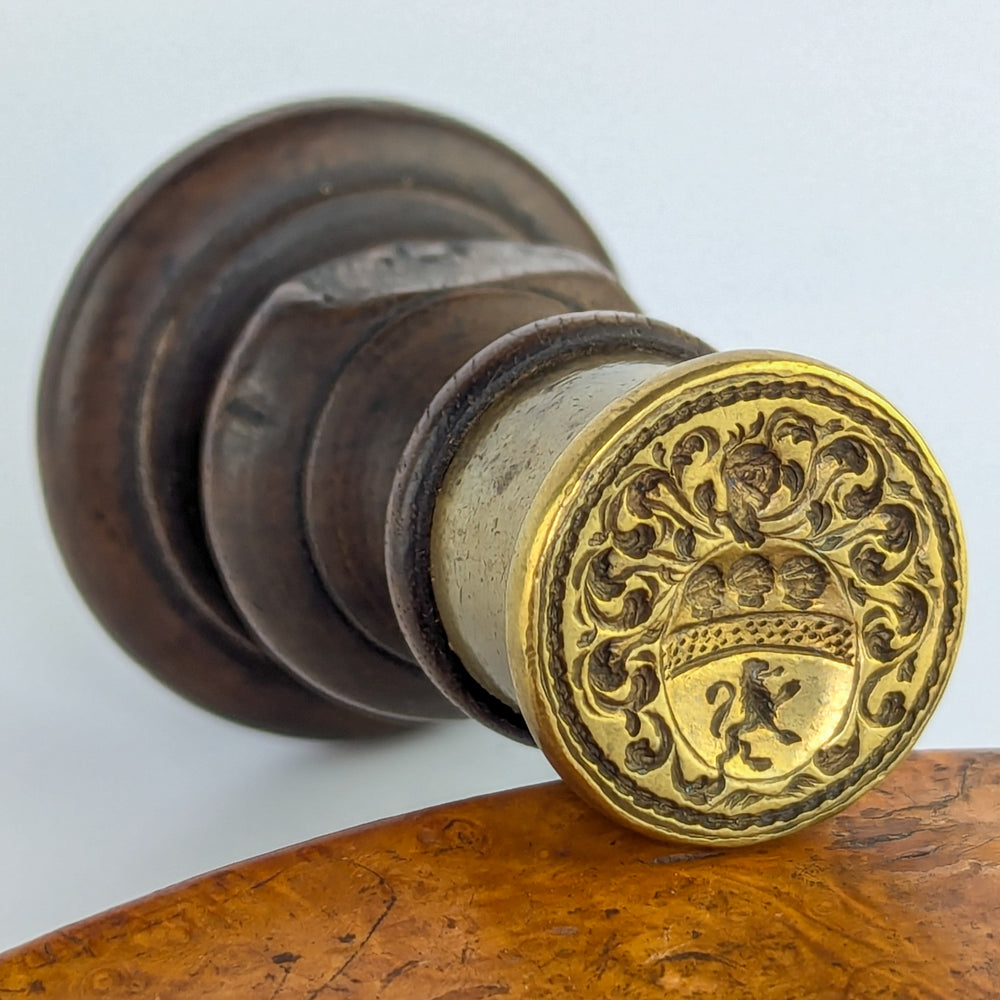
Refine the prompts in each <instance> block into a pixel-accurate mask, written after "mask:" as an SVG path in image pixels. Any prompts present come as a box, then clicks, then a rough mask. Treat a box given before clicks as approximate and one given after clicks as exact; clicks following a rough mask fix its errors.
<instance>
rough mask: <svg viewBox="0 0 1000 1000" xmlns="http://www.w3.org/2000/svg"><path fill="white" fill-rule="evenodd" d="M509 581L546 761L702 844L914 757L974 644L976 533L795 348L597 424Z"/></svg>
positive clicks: (787, 821)
mask: <svg viewBox="0 0 1000 1000" xmlns="http://www.w3.org/2000/svg"><path fill="white" fill-rule="evenodd" d="M515 567H519V569H515V572H514V573H513V574H512V578H511V581H510V590H509V592H508V602H509V607H510V608H511V614H510V615H509V625H510V643H509V646H510V648H511V649H512V650H514V651H515V652H514V655H513V662H512V669H513V673H514V679H515V684H516V685H517V688H518V700H519V702H520V703H521V705H522V707H523V708H524V711H525V717H526V719H527V721H528V724H529V726H530V727H531V728H532V731H533V733H534V734H535V736H536V738H537V739H538V741H539V743H540V745H541V746H542V747H543V749H544V750H545V751H546V753H547V754H548V756H549V757H550V759H551V760H552V762H553V763H554V765H555V766H556V767H557V769H558V770H560V772H561V773H562V774H563V775H564V777H566V778H567V780H568V781H570V782H571V783H572V784H573V785H574V786H576V788H577V790H578V791H581V792H583V794H584V795H585V796H586V797H588V798H589V799H591V800H592V801H594V802H595V803H597V804H598V805H599V806H601V807H602V808H604V809H605V810H606V811H609V812H611V813H612V814H613V815H614V816H615V818H617V819H618V820H620V821H624V822H626V823H627V824H628V825H631V826H633V827H636V828H639V829H641V830H643V831H645V832H647V833H653V834H654V835H659V836H664V837H669V838H678V839H684V840H692V841H706V840H710V841H722V842H730V843H746V842H753V841H756V840H761V839H764V838H768V837H772V836H777V835H780V834H783V833H788V832H790V831H792V830H795V829H797V828H799V827H801V826H805V825H807V824H809V823H811V822H814V821H815V820H817V819H819V818H821V817H822V816H825V815H828V814H830V813H832V812H835V811H837V810H839V809H841V808H843V806H845V805H846V804H847V803H848V802H850V801H851V800H853V799H854V798H855V797H857V795H859V794H860V793H861V792H862V791H864V790H865V789H866V788H868V787H870V786H871V785H872V784H873V783H874V782H875V781H877V780H878V779H879V778H881V777H883V776H884V775H885V774H886V773H887V772H888V771H889V769H890V768H891V767H892V766H893V765H894V764H895V763H897V762H898V761H899V760H900V759H901V757H902V756H903V755H904V754H905V752H906V751H907V750H908V749H909V748H910V747H911V746H912V744H913V742H914V741H915V739H916V737H917V735H918V734H919V732H920V730H921V728H922V727H923V725H924V723H925V722H926V720H927V718H928V716H929V715H930V713H931V712H932V711H933V708H934V706H935V705H936V703H937V701H938V699H939V698H940V696H941V692H942V690H943V687H944V684H945V682H946V680H947V677H948V674H949V672H950V669H951V665H952V660H953V657H954V654H955V650H956V646H957V642H958V637H959V633H960V626H961V614H962V595H963V587H964V582H963V576H964V563H963V554H962V548H961V536H960V529H959V524H958V518H957V515H956V512H955V508H954V503H953V500H952V498H951V495H950V492H949V490H948V487H947V484H946V483H945V481H944V479H943V477H942V476H941V473H940V471H939V470H938V468H937V465H936V463H935V462H934V460H933V458H932V457H931V455H930V454H929V452H928V450H927V448H926V446H925V445H924V444H923V442H922V441H921V440H920V439H919V438H918V436H917V435H916V433H915V431H914V430H913V429H912V428H911V427H910V426H909V424H908V423H907V422H906V421H905V420H904V419H903V418H902V417H901V416H900V415H899V414H898V413H897V412H896V411H895V410H894V409H893V408H892V407H891V406H890V405H889V404H888V403H886V402H885V401H884V400H882V399H880V398H879V397H878V396H876V395H875V394H874V393H873V392H872V390H870V389H868V388H867V387H865V386H863V385H861V384H860V383H858V382H856V381H855V380H854V379H852V378H850V377H849V376H846V375H843V374H841V373H839V372H836V371H833V370H831V369H828V368H826V367H825V366H822V365H820V364H818V363H816V362H811V361H807V360H805V359H801V358H794V357H787V356H782V355H774V354H750V353H747V352H739V353H735V354H722V355H713V356H710V357H708V358H700V359H697V360H695V361H692V362H688V363H685V364H683V365H678V366H677V367H675V368H674V369H671V370H670V371H669V372H667V373H665V375H664V376H663V377H662V378H659V379H657V380H656V381H655V382H654V383H653V384H647V385H646V386H644V387H642V388H641V389H640V390H639V391H638V392H637V393H636V398H635V399H634V401H632V402H631V404H630V407H626V409H625V413H624V416H622V410H621V409H620V408H619V409H618V410H617V411H616V413H615V415H614V417H613V418H612V419H609V420H608V421H605V422H604V423H602V422H601V421H600V420H598V421H597V422H595V425H593V426H592V427H591V428H588V431H586V432H585V433H584V434H583V435H582V436H581V438H580V439H578V441H577V443H576V444H575V446H574V447H573V449H571V453H568V454H566V455H564V456H563V460H562V461H561V463H560V464H559V466H557V468H556V469H554V470H553V472H552V474H551V475H550V477H549V480H548V481H547V483H546V485H545V487H543V490H542V493H541V494H540V496H539V500H538V503H537V504H536V505H535V508H534V509H533V510H532V512H531V514H530V515H529V517H528V520H527V522H526V525H525V530H524V531H523V532H522V535H521V542H520V547H519V552H518V556H517V558H516V560H515ZM518 651H520V655H518Z"/></svg>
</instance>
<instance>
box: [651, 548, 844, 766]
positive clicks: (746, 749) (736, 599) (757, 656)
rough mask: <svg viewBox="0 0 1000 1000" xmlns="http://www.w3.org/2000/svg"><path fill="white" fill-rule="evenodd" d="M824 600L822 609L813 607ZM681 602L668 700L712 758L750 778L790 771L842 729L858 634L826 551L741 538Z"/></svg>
mask: <svg viewBox="0 0 1000 1000" xmlns="http://www.w3.org/2000/svg"><path fill="white" fill-rule="evenodd" d="M818 602H822V606H823V607H824V609H825V610H824V611H823V612H817V611H810V610H808V609H809V608H811V607H813V606H814V605H815V604H817V603H818ZM675 605H676V606H675V608H674V609H673V617H672V621H671V623H670V625H669V626H668V628H667V630H666V631H665V633H664V638H663V645H662V660H661V663H662V665H663V666H662V670H663V686H664V695H665V701H666V705H667V706H668V711H669V714H670V719H671V722H672V728H673V732H674V733H675V735H676V737H677V738H678V739H679V740H683V741H684V742H685V743H686V744H687V747H688V748H689V749H690V751H691V752H692V753H693V754H694V755H695V756H696V757H697V759H698V760H699V761H700V762H701V763H702V764H704V765H705V766H706V767H711V768H714V769H717V771H718V773H719V774H720V775H723V776H725V777H728V778H737V779H741V780H743V781H748V780H753V779H757V780H761V779H762V778H763V776H765V775H766V778H767V780H773V779H774V778H776V777H786V776H790V775H792V774H793V773H794V772H795V771H796V770H798V769H799V768H801V767H803V766H804V765H806V764H808V763H809V762H810V761H811V760H812V759H813V758H814V757H815V755H816V753H817V752H818V751H820V750H821V749H822V748H823V747H824V746H825V745H826V744H827V743H829V742H830V741H831V740H832V739H834V738H835V737H836V736H837V735H838V733H839V732H840V731H841V730H843V728H844V726H845V723H846V722H847V720H848V719H849V717H850V714H851V711H850V710H851V708H852V705H853V701H854V698H855V695H856V692H857V684H856V678H857V671H856V666H857V648H856V646H857V639H856V635H855V628H854V622H853V620H852V618H851V614H850V608H849V605H848V601H847V597H846V594H844V593H843V591H842V589H841V587H839V586H838V581H837V578H836V576H835V574H834V572H833V570H832V567H830V566H829V565H827V564H825V561H823V560H821V559H820V558H817V557H816V556H815V555H811V554H807V553H805V552H802V551H797V550H796V549H795V548H794V547H792V546H787V545H786V546H782V545H780V544H778V545H766V546H764V547H762V548H761V549H760V550H759V551H758V552H756V553H752V554H746V553H745V551H743V550H740V549H738V548H735V547H734V548H732V549H729V550H728V551H723V552H721V553H718V554H717V555H716V556H715V557H714V558H712V559H711V560H709V561H706V562H704V563H702V564H701V565H700V566H698V567H697V568H696V569H694V570H693V571H692V572H691V573H690V575H689V577H688V579H687V581H686V585H685V586H684V587H682V588H679V589H678V592H677V594H676V595H675ZM817 704H819V705H822V706H823V709H824V710H823V711H822V712H817V711H816V705H817Z"/></svg>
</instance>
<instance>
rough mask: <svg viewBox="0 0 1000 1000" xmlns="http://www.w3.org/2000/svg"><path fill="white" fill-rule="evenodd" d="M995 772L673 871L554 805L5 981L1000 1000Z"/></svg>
mask: <svg viewBox="0 0 1000 1000" xmlns="http://www.w3.org/2000/svg"><path fill="white" fill-rule="evenodd" d="M998 818H1000V753H996V752H994V753H986V752H975V753H972V752H970V753H960V752H959V753H940V752H939V753H933V754H922V755H921V754H917V755H914V756H913V757H911V758H910V759H909V760H908V761H907V762H905V763H904V764H902V765H901V766H900V767H899V768H898V770H896V771H895V772H894V774H893V775H892V776H891V777H890V778H889V779H888V780H887V781H886V782H885V783H884V784H883V785H882V786H880V787H879V788H878V789H876V790H875V791H873V792H871V793H870V794H868V795H867V796H865V797H864V798H863V799H862V800H861V801H859V802H858V803H856V804H855V805H854V806H853V807H851V808H850V809H849V810H847V811H846V812H845V813H842V814H841V815H840V816H838V817H836V818H834V819H832V820H828V821H826V822H824V823H822V824H820V825H818V826H816V827H814V828H812V829H810V830H807V831H804V832H803V833H800V834H798V835H795V836H793V837H789V838H786V839H784V840H779V841H773V842H771V843H769V844H767V845H764V846H759V847H753V848H747V849H743V850H725V851H723V850H710V849H704V850H693V849H691V848H688V847H677V848H671V847H670V846H666V845H664V844H662V843H656V842H654V841H651V840H646V839H644V838H642V837H640V836H638V835H636V834H632V833H629V832H626V831H624V830H622V829H619V828H617V827H615V826H613V825H612V824H611V823H610V822H609V821H607V820H605V819H604V818H602V817H601V816H599V815H598V814H596V813H594V812H592V811H591V810H590V809H589V808H588V807H587V806H585V805H584V804H583V803H582V802H580V801H579V800H578V799H576V798H575V797H574V796H573V795H572V794H571V793H570V792H568V791H567V790H566V789H565V788H564V787H563V786H562V785H559V784H553V785H545V786H540V787H534V788H526V789H521V790H518V791H514V792H509V793H504V794H500V795H491V796H488V797H486V798H482V799H476V800H473V801H469V802H460V803H456V804H453V805H448V806H443V807H440V808H436V809H431V810H428V811H426V812H422V813H416V814H413V815H410V816H404V817H401V818H399V819H395V820H389V821H386V822H383V823H379V824H376V825H374V826H370V827H366V828H361V829H357V830H352V831H348V832H346V833H340V834H336V835H334V836H331V837H326V838H323V839H321V840H317V841H313V842H311V843H308V844H304V845H301V846H298V847H292V848H289V849H287V850H284V851H279V852H278V853H276V854H272V855H269V856H267V857H263V858H258V859H256V860H253V861H249V862H246V863H244V864H240V865H237V866H235V867H233V868H231V869H227V870H223V871H219V872H215V873H212V874H210V875H205V876H202V877H200V878H197V879H195V880H193V881H191V882H188V883H186V884H184V885H181V886H178V887H175V888H172V889H168V890H166V891H164V892H162V893H159V894H157V895H155V896H151V897H149V898H147V899H144V900H141V901H140V902H137V903H133V904H131V905H129V906H125V907H122V908H120V909H117V910H113V911H111V912H109V913H106V914H104V915H102V916H100V917H97V918H94V919H93V920H90V921H85V922H84V923H81V924H77V925H75V926H74V927H70V928H68V929H66V930H63V931H59V932H57V933H55V934H52V935H50V936H49V937H47V938H43V939H41V940H39V941H36V942H34V943H32V944H30V945H28V946H26V947H24V948H22V949H19V950H17V951H15V952H11V953H8V954H7V955H6V956H4V957H3V959H2V960H0V994H2V995H3V996H5V997H7V996H19V995H29V996H33V995H39V996H41V995H44V996H46V997H49V998H55V997H81V996H107V997H126V996H128V997H135V996H140V997H150V998H154V997H156V998H160V1000H174V998H189V997H191V998H193V997H198V998H217V997H234V998H236V997H238V998H257V997H260V998H284V1000H293V998H294V1000H306V998H309V1000H313V998H321V997H331V998H333V997H348V998H369V997H384V998H387V1000H388V998H406V1000H432V998H433V1000H481V998H487V997H499V996H510V997H548V996H564V995H565V996H574V997H617V996H629V997H646V996H649V997H654V996H655V997H663V996H668V997H717V996H718V997H732V998H755V1000H766V998H783V1000H784V998H788V1000H792V998H794V1000H800V998H816V1000H825V998H830V1000H833V998H838V1000H840V998H862V997H872V998H876V997H877V998H879V1000H886V998H892V1000H908V998H914V1000H917V998H919V1000H929V998H940V997H961V998H965V1000H970V998H978V997H997V996H1000V942H998V940H997V935H1000V840H998V838H997V831H996V825H997V821H998Z"/></svg>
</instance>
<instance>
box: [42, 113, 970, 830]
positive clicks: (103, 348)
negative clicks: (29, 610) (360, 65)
mask: <svg viewBox="0 0 1000 1000" xmlns="http://www.w3.org/2000/svg"><path fill="white" fill-rule="evenodd" d="M815 348H816V349H815V350H813V345H808V347H805V348H804V349H807V350H808V351H809V352H810V353H821V345H815ZM38 439H39V453H40V464H41V470H42V479H43V485H44V490H45V499H46V503H47V506H48V511H49V515H50V519H51V521H52V525H53V530H54V532H55V535H56V538H57V540H58V542H59V545H60V548H61V550H62V553H63V556H64V558H65V561H66V564H67V567H68V568H69V571H70V573H71V575H72V576H73V578H74V580H75V582H76V583H77V586H78V587H79V589H80V591H81V593H82V594H83V596H84V597H85V599H86V600H87V601H88V603H89V604H90V606H91V608H92V609H93V611H94V612H95V614H96V615H97V616H98V618H99V619H100V620H101V621H102V622H103V624H104V625H105V626H106V627H107V629H108V631H109V632H110V633H111V634H112V635H113V636H114V637H115V639H116V640H117V641H118V642H119V643H120V644H121V645H122V646H123V647H124V648H125V649H127V650H128V651H129V652H130V653H131V654H132V655H133V656H135V658H136V659H137V660H139V661H140V662H141V663H142V664H143V665H144V666H146V667H147V668H148V669H149V670H150V671H151V672H153V673H154V674H155V675H156V676H157V677H159V678H160V679H161V680H163V681H164V682H165V683H166V684H168V685H169V686H170V687H172V688H173V689H174V690H175V691H177V692H179V693H180V694H182V695H184V696H185V697H187V698H189V699H191V700H192V701H194V702H195V703H197V704H199V705H201V706H203V707H204V708H207V709H209V710H211V711H213V712H217V713H219V714H221V715H224V716H226V717H228V718H231V719H234V720H237V721H239V722H242V723H245V724H248V725H253V726H259V727H261V728H265V729H269V730H274V731H278V732H283V733H291V734H296V735H303V736H313V737H330V738H343V737H359V736H377V735H378V734H380V733H383V732H387V731H392V730H395V729H398V728H400V727H405V726H411V725H416V724H418V723H420V722H421V721H424V720H429V719H444V718H454V717H456V716H460V715H463V714H464V715H467V716H471V717H472V718H475V719H478V720H479V721H481V722H482V723H484V724H485V725H488V726H491V727H492V728H494V729H495V730H497V731H498V732H501V733H503V734H505V735H507V736H510V737H512V738H513V739H517V740H521V741H522V742H525V743H532V742H536V741H537V742H538V743H539V744H540V745H541V747H542V749H543V750H544V751H545V753H546V754H548V756H549V757H550V759H551V760H552V761H553V763H554V764H555V766H556V767H557V768H558V769H559V770H560V772H561V773H562V774H564V775H565V776H566V778H567V780H568V781H569V782H570V783H572V784H573V786H574V787H576V788H577V789H578V790H580V791H581V792H582V793H583V794H584V795H585V796H587V797H588V798H589V799H591V800H592V801H594V802H596V803H598V805H599V806H601V808H603V809H605V810H606V811H608V812H610V813H611V814H612V815H613V816H615V817H617V818H618V819H619V820H621V821H622V822H625V823H627V824H629V825H630V826H633V827H637V828H638V829H640V830H642V831H644V832H646V833H651V834H654V835H657V836H664V837H680V838H684V839H689V840H691V839H695V840H697V839H704V840H711V841H717V842H720V843H739V842H745V841H752V840H755V839H758V838H762V837H770V836H775V835H778V834H782V833H787V832H789V831H791V830H794V829H796V828H798V827H799V826H802V825H804V824H807V823H809V822H812V821H813V820H815V819H818V818H819V817H821V816H824V815H826V814H828V813H830V812H832V811H834V810H836V809H839V808H840V807H842V806H843V805H845V804H846V803H847V802H849V801H850V800H851V799H852V798H853V797H854V796H856V795H857V794H859V793H860V792H862V791H863V790H864V789H865V788H868V787H870V786H871V784H872V783H873V782H874V781H876V780H877V779H878V778H880V777H881V776H883V775H884V774H885V773H887V771H888V770H889V768H891V767H892V766H893V764H895V763H896V762H897V761H898V760H899V759H900V758H901V757H902V755H903V754H904V753H905V751H906V750H907V749H908V748H909V747H910V746H912V744H913V741H914V740H915V739H916V737H917V735H918V733H919V732H920V729H921V727H922V726H923V724H924V723H925V722H926V720H927V717H928V715H929V714H930V712H931V711H932V710H933V708H934V706H935V704H936V703H937V701H938V699H939V698H940V696H941V691H942V689H943V687H944V684H945V681H946V680H947V676H948V672H949V670H950V668H951V664H952V660H953V657H954V654H955V649H956V646H957V642H958V635H959V630H960V622H961V615H962V602H963V566H962V552H961V540H960V533H959V527H958V520H957V515H956V513H955V510H954V504H953V502H952V500H951V498H950V495H949V493H948V490H947V487H946V485H945V483H944V480H943V478H942V477H941V474H940V472H939V471H938V469H937V466H936V465H935V463H934V461H933V459H932V458H931V457H930V455H929V453H928V452H927V449H926V448H925V447H924V445H923V444H922V443H921V441H920V439H919V438H918V437H917V435H916V433H915V432H914V431H913V429H912V428H911V427H910V426H909V424H907V423H906V421H905V420H904V419H903V418H902V417H900V416H899V415H898V414H897V413H896V412H895V410H893V408H892V407H891V406H890V405H889V404H888V403H886V402H884V401H883V400H881V399H880V398H879V397H878V396H877V395H876V394H875V393H874V392H872V391H871V390H869V389H867V388H865V387H864V386H862V385H861V384H860V383H858V382H856V381H854V380H853V379H851V378H850V377H848V376H846V375H842V374H840V373H838V372H835V371H832V370H830V369H828V368H826V367H825V366H823V365H822V364H819V363H818V362H810V361H804V360H802V359H797V358H787V357H782V356H777V355H770V354H767V353H760V352H758V353H756V354H737V355H718V354H714V353H713V352H712V348H711V347H709V345H708V344H706V343H704V342H703V341H701V340H699V339H698V338H696V337H693V336H691V335H690V334H687V333H685V332H684V331H682V330H678V329H677V328H676V327H673V326H670V325H669V324H667V323H662V322H658V321H656V320H653V319H650V318H648V317H646V316H643V315H642V314H641V313H640V311H639V309H638V307H637V306H636V304H635V302H634V301H633V300H632V298H631V297H630V296H629V294H628V293H627V292H626V291H625V289H624V288H622V286H621V283H620V281H619V280H618V277H617V276H616V274H615V272H614V270H613V267H612V265H611V263H610V261H609V259H608V257H607V254H606V253H605V252H604V250H603V248H602V247H601V244H600V242H599V241H598V239H597V237H596V236H595V235H594V233H593V232H592V231H591V229H590V227H589V226H588V224H587V223H586V221H585V220H584V219H583V218H582V217H581V216H580V215H579V213H578V212H577V211H576V209H575V208H574V207H573V206H572V205H571V204H570V203H569V202H568V201H567V199H566V198H565V196H564V195H563V194H562V193H561V192H560V191H559V190H558V188H556V187H555V186H554V185H553V184H552V182H551V181H549V180H548V179H547V178H546V177H544V176H543V175H542V174H540V173H539V172H538V171H537V170H536V169H535V168H534V167H532V166H531V164H529V163H527V162H526V161H525V160H524V159H523V158H522V157H520V156H518V155H517V154H516V153H514V152H512V151H511V150H509V149H507V148H506V147H504V146H502V145H501V144H499V143H497V142H496V141H495V140H494V139H492V138H490V137H488V136H485V135H483V134H482V133H480V132H478V131H476V130H474V129H471V128H469V127H468V126H465V125H462V124H460V123H457V122H454V121H451V120H450V119H447V118H443V117H441V116H439V115H434V114H431V113H428V112H425V111H421V110H418V109H414V108H409V107H406V106H402V105H396V104H385V103H379V102H355V101H319V102H314V103H308V104H302V105H295V106H292V107H288V108H279V109H276V110H274V111H272V112H268V113H265V114H263V115H259V116H255V117H253V118H250V119H247V120H246V121H243V122H238V123H236V124H235V125H232V126H230V127H229V128H226V129H224V130H222V131H220V132H217V133H215V134H213V135H211V136H209V137H207V138H206V139H204V140H202V141H201V142H199V143H197V144H196V145H194V146H192V147H191V148H189V149H188V150H185V151H183V152H182V153H180V154H179V155H178V156H177V157H175V158H174V159H172V160H170V161H169V162H168V163H166V164H165V165H164V166H163V167H162V168H161V169H160V170H158V171H157V172H156V173H154V174H153V175H152V176H151V177H150V178H149V179H148V180H147V181H145V182H144V183H143V184H142V185H140V187H139V188H138V189H137V190H136V191H135V192H134V193H133V194H132V195H131V196H130V197H129V198H128V199H126V201H125V202H124V203H123V204H122V206H121V207H120V208H119V209H118V210H117V212H116V213H115V214H114V216H113V217H112V219H111V220H110V221H109V222H108V223H107V225H106V226H105V227H104V229H103V230H102V231H101V233H100V234H99V235H98V236H97V238H96V239H95V241H94V243H93V244H92V245H91V247H90V248H89V249H88V251H87V252H86V254H85V255H84V258H83V260H82V261H81V264H80V266H79V268H78V270H77V272H76V274H75V275H74V278H73V280H72V282H71V283H70V286H69V288H68V290H67V292H66V296H65V298H64V300H63V303H62V306H61V307H60V309H59V312H58V314H57V316H56V319H55V322H54V324H53V330H52V335H51V340H50V343H49V348H48V352H47V355H46V360H45V366H44V371H43V377H42V387H41V393H40V399H39V436H38Z"/></svg>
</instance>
